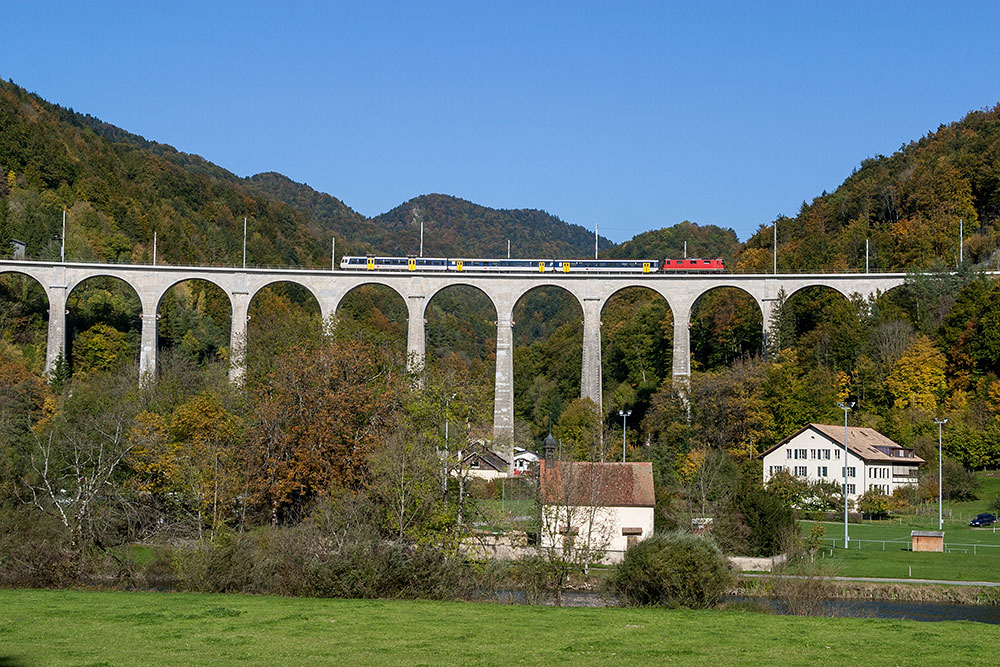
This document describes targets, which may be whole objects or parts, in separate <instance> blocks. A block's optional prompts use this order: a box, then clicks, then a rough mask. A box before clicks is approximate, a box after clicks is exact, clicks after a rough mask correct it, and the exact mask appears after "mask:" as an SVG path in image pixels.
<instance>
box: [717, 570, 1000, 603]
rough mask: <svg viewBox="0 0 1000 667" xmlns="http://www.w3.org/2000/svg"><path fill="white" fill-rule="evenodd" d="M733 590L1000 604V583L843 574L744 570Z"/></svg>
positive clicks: (767, 594) (783, 595)
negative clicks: (882, 578) (863, 577)
mask: <svg viewBox="0 0 1000 667" xmlns="http://www.w3.org/2000/svg"><path fill="white" fill-rule="evenodd" d="M732 594H733V595H737V596H749V597H773V598H788V597H799V598H808V599H826V600H880V601H893V602H940V603H948V604H965V605H985V606H1000V587H997V586H993V585H976V584H970V583H969V582H955V583H939V582H924V581H920V580H911V581H902V580H900V581H873V580H867V581H865V580H860V579H846V578H839V577H818V576H814V577H809V576H794V575H791V576H780V575H778V576H774V575H752V574H744V575H743V576H742V578H741V580H740V583H739V585H738V586H737V587H736V588H735V589H734V590H733V591H732Z"/></svg>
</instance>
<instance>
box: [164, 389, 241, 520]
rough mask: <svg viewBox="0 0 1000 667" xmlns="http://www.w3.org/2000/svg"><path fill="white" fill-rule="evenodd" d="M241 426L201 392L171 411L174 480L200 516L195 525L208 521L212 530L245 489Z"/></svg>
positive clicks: (169, 455) (170, 463)
mask: <svg viewBox="0 0 1000 667" xmlns="http://www.w3.org/2000/svg"><path fill="white" fill-rule="evenodd" d="M243 430H244V426H243V423H242V421H241V420H240V419H239V418H238V417H237V416H236V415H234V414H232V413H230V412H229V411H228V410H226V408H225V407H224V406H223V404H222V400H221V399H220V397H219V396H218V395H216V394H214V393H211V392H207V391H205V392H200V393H198V394H196V395H194V396H192V397H191V398H190V399H188V400H187V401H185V402H184V403H182V404H181V405H179V406H177V408H176V409H175V410H174V412H173V414H172V415H171V416H170V425H169V434H170V440H171V443H170V447H169V450H168V452H165V457H167V460H166V461H164V462H163V464H162V465H165V466H168V470H169V475H170V477H171V478H172V479H171V482H172V484H173V486H174V487H175V488H177V489H179V490H181V491H182V492H183V493H184V494H185V495H186V496H187V497H188V498H189V502H190V504H191V506H192V507H193V508H194V509H195V511H196V513H197V516H198V530H199V532H200V531H201V527H202V525H203V524H204V523H206V522H207V523H208V526H209V528H211V530H212V534H213V535H214V534H215V531H216V529H218V528H219V527H220V526H222V525H224V524H226V523H227V521H226V520H227V518H228V517H231V516H232V512H233V509H234V507H235V505H236V502H237V497H238V496H239V494H240V493H241V491H243V489H244V483H243V481H244V474H245V471H244V467H243V460H242V456H241V451H240V447H241V445H242V435H243Z"/></svg>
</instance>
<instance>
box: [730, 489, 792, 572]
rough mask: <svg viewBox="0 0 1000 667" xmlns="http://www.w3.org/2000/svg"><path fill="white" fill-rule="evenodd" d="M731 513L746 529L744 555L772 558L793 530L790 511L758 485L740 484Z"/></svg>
mask: <svg viewBox="0 0 1000 667" xmlns="http://www.w3.org/2000/svg"><path fill="white" fill-rule="evenodd" d="M732 511H733V512H734V513H736V514H738V515H740V516H741V517H742V519H743V524H744V525H745V526H746V528H747V539H746V547H745V550H744V552H743V553H742V554H741V555H744V556H774V555H775V554H778V553H780V552H781V547H782V545H783V543H784V541H785V540H786V539H787V536H788V534H789V533H790V532H792V531H795V530H796V528H795V516H794V514H793V512H792V508H791V507H790V506H789V505H788V504H787V503H786V502H784V501H783V500H782V499H781V498H779V497H777V496H774V495H771V494H770V493H768V492H767V491H765V490H764V489H763V488H762V487H759V486H754V485H752V484H741V485H740V488H739V489H738V490H737V492H736V497H735V498H734V500H733V506H732Z"/></svg>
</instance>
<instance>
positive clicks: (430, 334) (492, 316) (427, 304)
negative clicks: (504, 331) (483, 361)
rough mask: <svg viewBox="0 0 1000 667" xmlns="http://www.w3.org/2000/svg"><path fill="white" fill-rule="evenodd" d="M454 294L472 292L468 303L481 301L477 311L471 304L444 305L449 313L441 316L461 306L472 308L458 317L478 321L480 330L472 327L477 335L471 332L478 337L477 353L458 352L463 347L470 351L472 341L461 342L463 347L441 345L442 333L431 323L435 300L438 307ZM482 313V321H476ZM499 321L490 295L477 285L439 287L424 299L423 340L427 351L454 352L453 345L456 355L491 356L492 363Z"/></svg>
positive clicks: (472, 351)
mask: <svg viewBox="0 0 1000 667" xmlns="http://www.w3.org/2000/svg"><path fill="white" fill-rule="evenodd" d="M456 290H458V291H465V292H466V293H470V292H471V294H472V295H473V296H472V299H471V300H476V299H478V300H479V301H480V304H479V305H480V307H479V308H476V307H474V304H463V303H454V302H453V303H449V304H446V305H447V306H449V309H448V310H447V311H446V312H445V313H444V314H445V315H449V314H452V312H451V311H452V310H453V309H455V308H456V307H457V308H461V307H462V306H464V305H473V307H472V308H470V309H469V310H470V311H471V312H466V313H461V316H462V318H463V319H465V320H470V319H472V320H476V319H479V320H480V323H479V324H480V326H479V327H473V328H474V329H475V328H478V329H479V331H478V332H477V331H473V332H472V333H478V334H479V336H477V339H478V340H479V341H480V344H479V345H478V347H477V349H475V350H473V349H461V348H463V347H466V348H468V347H470V345H469V344H470V343H473V341H464V343H465V344H464V345H463V344H462V343H459V342H458V341H455V343H453V344H450V345H449V344H448V343H446V342H444V341H441V340H440V336H441V334H442V332H439V331H436V328H435V327H434V326H433V325H432V320H431V317H432V312H431V308H432V306H434V305H436V303H435V300H437V302H438V303H439V302H440V301H441V300H442V299H444V298H445V296H444V295H446V294H448V293H449V292H452V293H454V292H455V291H456ZM480 297H482V298H480ZM467 301H468V300H467ZM487 304H488V306H489V307H491V308H492V313H490V312H489V308H488V307H487ZM484 310H485V311H486V313H487V315H486V316H485V317H477V315H478V314H479V313H482V312H484ZM499 317H500V314H499V309H498V308H497V305H496V301H495V300H494V299H493V297H492V295H490V293H489V292H487V291H486V290H484V289H483V288H482V287H480V286H478V285H475V284H472V283H468V282H456V283H451V284H446V285H442V286H440V287H438V288H436V289H434V290H433V291H431V292H430V293H429V294H428V295H427V297H426V298H425V299H424V322H425V323H426V324H427V327H426V334H425V336H426V345H427V346H428V348H429V349H434V348H435V347H437V348H444V347H453V348H454V347H455V346H456V344H457V348H458V349H454V350H453V351H455V352H459V353H466V356H470V357H471V355H473V354H479V356H491V357H493V358H494V360H495V354H496V336H495V331H496V323H497V321H498V319H499ZM453 324H454V325H459V326H460V323H458V322H455V323H453ZM484 325H485V326H484ZM452 328H454V327H452ZM491 365H492V364H491Z"/></svg>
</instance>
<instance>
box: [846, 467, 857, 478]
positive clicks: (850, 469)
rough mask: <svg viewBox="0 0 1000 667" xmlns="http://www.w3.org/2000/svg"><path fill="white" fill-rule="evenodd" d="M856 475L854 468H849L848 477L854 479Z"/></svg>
mask: <svg viewBox="0 0 1000 667" xmlns="http://www.w3.org/2000/svg"><path fill="white" fill-rule="evenodd" d="M854 473H855V470H854V466H848V467H847V476H848V477H854V476H855V474H854Z"/></svg>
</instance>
